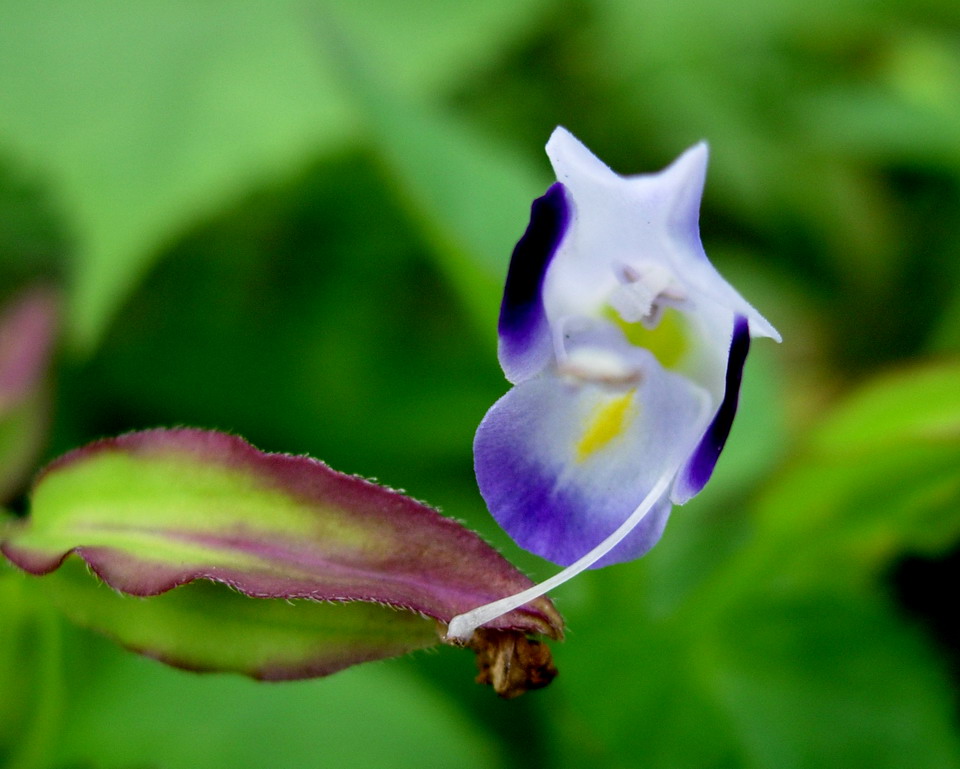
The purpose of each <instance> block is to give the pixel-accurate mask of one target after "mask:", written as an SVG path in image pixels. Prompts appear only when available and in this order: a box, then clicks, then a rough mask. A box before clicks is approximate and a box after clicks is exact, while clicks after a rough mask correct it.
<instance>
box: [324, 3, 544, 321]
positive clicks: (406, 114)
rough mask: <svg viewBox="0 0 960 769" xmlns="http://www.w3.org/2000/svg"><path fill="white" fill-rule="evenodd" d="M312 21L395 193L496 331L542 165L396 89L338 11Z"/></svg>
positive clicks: (540, 186)
mask: <svg viewBox="0 0 960 769" xmlns="http://www.w3.org/2000/svg"><path fill="white" fill-rule="evenodd" d="M318 31H319V33H320V40H321V41H322V44H323V47H324V48H326V49H327V54H328V57H329V58H330V60H331V61H332V63H333V68H334V71H335V72H336V73H337V74H338V75H339V76H340V78H341V80H342V89H343V92H344V93H345V94H348V95H349V98H350V99H351V100H352V103H353V104H354V105H355V106H356V107H357V109H358V111H359V113H360V119H361V122H362V124H363V126H364V128H365V129H366V132H367V134H368V138H369V140H370V141H371V143H372V146H373V149H374V151H375V152H376V153H377V154H378V156H379V158H380V160H381V161H382V163H383V165H384V168H385V172H386V174H387V175H388V177H389V181H390V182H391V184H392V186H393V187H395V188H396V189H397V198H398V201H400V202H401V203H402V204H404V205H405V206H406V207H407V209H408V210H409V213H410V215H411V217H412V219H413V221H414V222H416V223H417V224H418V225H419V226H420V227H421V229H422V230H423V232H424V235H425V237H426V238H427V240H428V242H429V243H430V245H431V246H432V248H433V253H434V256H435V257H436V258H437V260H438V264H439V265H440V267H441V268H442V269H443V270H444V272H445V273H446V275H447V276H448V277H449V278H450V281H451V283H452V285H453V286H455V287H456V288H457V289H458V291H459V293H460V295H461V298H462V299H463V301H464V302H465V304H466V306H467V307H468V309H470V310H471V311H472V314H473V316H474V318H475V320H476V321H477V327H478V328H479V329H481V330H483V331H490V333H491V335H492V331H491V330H492V329H494V328H495V326H496V313H497V310H498V308H499V296H500V290H501V286H502V283H503V279H504V276H505V275H506V268H507V264H508V262H509V256H510V252H511V251H512V250H513V245H514V243H515V242H516V240H517V239H518V238H519V236H520V235H521V234H522V232H523V227H524V224H525V217H526V216H527V213H528V211H529V208H530V203H531V201H532V200H533V198H535V197H536V196H538V195H540V194H541V193H542V192H543V190H544V189H545V188H546V179H547V177H546V174H545V173H541V174H540V176H541V177H543V181H542V182H538V178H537V177H538V174H537V173H536V171H535V168H536V166H534V164H533V163H532V162H531V161H530V160H529V159H525V158H523V157H520V156H513V154H512V153H510V152H508V151H507V150H506V149H505V148H502V147H499V146H497V145H496V143H495V142H492V141H489V140H486V139H485V138H484V137H482V136H480V135H478V134H477V133H476V132H473V131H471V130H470V129H468V127H467V126H466V125H463V124H461V123H459V122H457V121H456V120H454V119H453V118H452V117H451V116H449V115H447V114H444V113H442V112H440V111H439V110H438V109H436V108H434V107H431V106H428V105H427V104H426V103H424V102H422V101H421V102H418V101H417V100H416V99H412V98H410V97H409V96H408V95H406V94H403V93H402V92H398V89H397V88H396V87H395V83H394V80H395V79H394V78H393V77H392V76H389V70H387V69H378V68H377V67H375V66H373V65H371V64H370V63H369V62H367V61H365V60H364V57H363V56H362V55H361V51H360V49H359V48H358V47H357V45H356V43H355V42H354V41H353V40H352V39H351V38H350V37H349V36H348V35H347V34H345V33H344V31H343V30H342V29H341V28H340V27H338V26H337V25H336V19H326V20H323V21H322V22H321V23H320V24H319V26H318ZM545 140H546V137H544V141H545ZM540 160H541V163H540V165H541V167H542V168H544V169H546V167H547V164H546V162H545V159H544V158H542V157H541V158H540ZM491 338H492V336H491Z"/></svg>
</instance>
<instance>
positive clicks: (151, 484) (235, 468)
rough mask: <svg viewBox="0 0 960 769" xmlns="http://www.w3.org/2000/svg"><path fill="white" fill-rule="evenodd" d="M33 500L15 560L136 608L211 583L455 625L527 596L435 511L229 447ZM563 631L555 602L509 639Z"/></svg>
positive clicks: (515, 620)
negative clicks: (90, 585)
mask: <svg viewBox="0 0 960 769" xmlns="http://www.w3.org/2000/svg"><path fill="white" fill-rule="evenodd" d="M32 496H33V499H32V514H31V519H29V520H28V522H27V523H26V524H25V525H24V526H23V527H21V528H19V529H16V530H14V532H13V533H12V534H11V535H10V536H9V537H8V539H7V540H6V541H5V542H3V543H2V545H0V549H2V551H3V553H4V554H5V555H6V556H7V557H8V558H9V559H10V560H11V561H13V562H14V563H15V564H17V565H18V566H20V567H21V568H23V569H25V570H27V571H30V572H32V573H34V574H42V573H47V572H50V571H52V570H54V569H56V568H57V567H58V566H59V565H60V564H61V563H62V562H63V561H64V559H65V558H66V557H67V556H68V555H69V554H70V553H71V552H73V553H77V554H78V555H79V556H80V557H81V558H83V559H84V560H85V561H87V563H88V564H89V565H90V566H91V568H93V569H94V571H96V572H97V574H99V575H100V576H101V577H102V578H103V579H104V581H105V582H107V583H108V584H109V585H111V586H112V587H114V588H116V589H117V590H120V591H122V592H126V593H130V594H133V595H141V596H143V595H156V594H158V593H162V592H165V591H167V590H170V589H172V588H174V587H176V586H178V585H181V584H184V583H186V582H190V581H192V580H196V579H209V580H213V581H217V582H223V583H225V584H228V585H230V586H232V587H234V588H236V589H237V590H239V591H240V592H242V593H244V594H246V595H249V596H254V597H262V598H266V597H270V598H312V599H315V600H323V601H370V602H376V603H380V604H385V605H389V606H393V607H395V608H399V609H406V610H410V611H414V612H416V613H418V614H421V615H426V616H429V617H433V618H435V619H437V620H440V621H442V622H446V621H448V620H449V619H450V618H451V617H452V616H454V615H455V614H457V613H458V612H460V611H463V610H465V609H467V608H470V607H471V606H473V605H476V604H477V603H481V602H484V601H487V600H491V599H495V598H499V597H502V596H504V595H509V594H511V593H512V592H516V590H517V589H523V588H525V587H527V586H529V585H530V582H529V580H527V578H526V577H524V576H523V575H522V574H521V573H520V572H518V571H517V570H516V569H515V568H514V567H513V566H512V565H510V563H509V562H507V561H506V560H505V559H504V558H503V557H502V556H500V555H499V554H498V553H497V552H496V551H494V550H493V549H492V548H491V547H490V546H489V545H487V544H486V543H485V542H483V540H481V539H480V538H479V537H478V536H477V535H476V534H474V533H473V532H471V531H469V530H467V529H465V528H464V527H463V526H461V525H460V524H459V523H457V522H455V521H453V520H451V519H449V518H445V517H443V516H441V515H440V514H438V513H437V512H436V511H435V510H433V509H431V508H429V507H427V506H426V505H423V504H421V503H419V502H417V501H415V500H413V499H411V498H409V497H407V496H404V495H403V494H400V493H399V492H396V491H392V490H390V489H387V488H384V487H382V486H378V485H376V484H373V483H371V482H369V481H366V480H364V479H362V478H358V477H356V476H349V475H344V474H343V473H338V472H336V471H334V470H332V469H331V468H329V467H328V466H327V465H325V464H323V463H322V462H319V461H317V460H314V459H310V458H308V457H302V456H300V457H298V456H289V455H284V454H268V453H264V452H261V451H258V450H257V449H256V448H254V447H253V446H251V445H250V444H248V443H247V442H245V441H244V440H242V439H241V438H238V437H236V436H232V435H226V434H224V433H217V432H211V431H203V430H194V429H177V430H149V431H145V432H139V433H131V434H128V435H123V436H120V437H118V438H111V439H107V440H102V441H98V442H96V443H93V444H90V445H88V446H85V447H83V448H81V449H77V450H75V451H73V452H70V453H69V454H67V455H65V456H63V457H61V458H60V459H58V460H56V461H54V462H53V463H51V464H50V465H49V466H48V467H47V468H46V469H45V470H44V472H43V473H42V475H41V476H40V477H39V478H38V480H37V482H36V485H35V488H34V491H33V495H32ZM138 506H139V507H140V508H141V509H138ZM561 626H562V621H561V619H560V617H559V615H558V614H557V613H556V610H555V609H554V608H553V606H552V604H550V603H549V601H546V600H544V601H537V602H533V603H531V604H530V605H528V606H526V607H524V608H522V609H520V610H518V611H515V612H513V613H511V614H510V615H508V616H506V617H504V618H503V621H502V622H501V623H499V624H498V625H497V627H499V628H500V629H510V630H517V631H520V632H526V633H544V634H546V635H550V636H553V637H559V636H560V634H561Z"/></svg>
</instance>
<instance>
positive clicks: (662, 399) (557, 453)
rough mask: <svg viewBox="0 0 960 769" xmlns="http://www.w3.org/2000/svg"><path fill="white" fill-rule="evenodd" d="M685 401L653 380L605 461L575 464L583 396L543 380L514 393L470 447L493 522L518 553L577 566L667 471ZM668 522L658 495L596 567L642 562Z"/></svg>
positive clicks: (671, 386) (586, 401) (690, 405)
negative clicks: (519, 549) (630, 424)
mask: <svg viewBox="0 0 960 769" xmlns="http://www.w3.org/2000/svg"><path fill="white" fill-rule="evenodd" d="M676 379H679V377H676ZM597 389H598V390H600V389H601V388H597ZM688 394H689V393H688V392H687V391H685V390H684V389H683V388H682V387H679V386H677V383H676V381H675V380H674V379H673V378H671V377H668V376H666V375H665V376H663V377H662V378H656V377H649V378H648V379H647V380H645V382H644V384H643V385H642V386H641V390H640V391H639V393H638V395H637V398H638V400H639V401H640V403H642V406H641V408H640V411H639V414H640V415H641V416H638V417H637V420H638V421H637V422H636V423H635V424H634V426H633V427H631V428H630V429H629V430H628V431H627V432H626V433H625V434H624V435H623V436H622V438H621V439H619V443H614V444H611V446H610V447H609V448H608V449H601V450H600V451H601V452H605V453H601V454H598V455H596V456H594V457H591V458H590V459H587V460H578V459H577V458H576V445H577V444H576V436H578V435H579V434H580V432H581V429H582V420H581V416H582V414H583V413H589V412H590V411H592V410H593V407H592V403H593V401H592V400H590V397H589V395H588V394H587V392H586V390H583V389H580V388H577V387H570V386H568V385H566V384H565V383H564V382H563V380H561V379H559V378H556V377H549V376H542V377H537V378H535V379H532V380H529V381H527V382H523V383H521V384H519V385H516V386H515V387H514V388H513V389H512V390H510V391H509V392H508V393H506V394H505V395H504V396H503V397H502V398H500V400H498V401H497V402H496V403H495V404H494V405H493V407H492V408H491V409H490V410H489V411H488V412H487V414H486V416H485V417H484V419H483V421H482V422H481V423H480V426H479V428H478V429H477V434H476V438H475V439H474V468H475V471H476V475H477V483H478V485H479V487H480V492H481V494H482V495H483V498H484V500H485V501H486V503H487V506H488V508H489V510H490V513H491V515H493V517H494V518H495V519H496V520H497V522H498V523H499V524H500V526H501V527H502V528H503V529H504V530H505V531H506V532H507V533H508V534H509V535H510V536H511V537H512V538H513V540H514V541H515V542H516V543H517V544H518V545H520V546H521V547H523V548H524V549H526V550H529V551H531V552H533V553H536V554H537V555H539V556H541V557H543V558H546V559H548V560H550V561H552V562H554V563H557V564H560V565H563V566H566V565H569V564H571V563H573V562H574V561H575V560H577V559H579V558H580V557H581V556H583V555H584V554H586V553H587V552H588V551H590V550H591V549H592V548H593V547H594V546H596V545H597V544H599V543H600V542H601V541H602V540H604V539H606V537H607V536H608V535H610V534H611V533H613V531H614V530H616V529H617V528H618V527H619V526H620V525H621V524H622V523H623V522H624V521H625V520H626V519H627V518H628V517H629V516H630V514H631V513H632V512H633V511H634V509H635V508H636V507H637V505H638V504H639V503H640V502H641V501H642V500H643V499H644V497H645V496H646V494H647V492H648V490H649V489H650V488H652V487H653V484H654V483H655V481H656V479H657V477H658V476H659V475H660V474H661V473H662V472H664V471H666V470H668V469H669V468H668V467H667V466H666V465H665V464H664V463H665V462H666V459H665V458H664V455H669V454H670V453H671V450H672V449H671V447H670V440H671V438H672V437H673V436H674V435H679V434H681V433H680V432H679V431H677V430H675V429H672V428H673V427H674V423H675V422H676V419H675V418H674V417H675V415H676V414H678V417H679V418H680V419H681V420H684V419H687V418H694V417H695V416H696V412H697V408H698V406H699V402H698V400H697V399H696V398H695V397H693V396H692V395H690V397H689V398H687V397H686V396H687V395H688ZM658 451H659V453H658ZM669 513H670V501H669V499H668V497H667V495H666V494H664V497H663V499H661V500H659V501H658V502H657V503H656V504H655V506H654V507H653V509H652V510H651V512H650V513H649V514H648V515H647V517H646V518H644V519H643V521H642V522H641V523H640V524H639V525H638V526H637V527H636V528H635V529H634V530H633V531H632V532H631V533H630V534H629V535H628V536H627V537H626V538H625V539H624V540H623V541H622V542H621V543H619V544H618V545H617V546H616V548H615V549H613V550H612V551H611V552H610V553H608V554H607V555H606V556H605V557H604V558H602V559H601V560H598V561H597V562H596V563H595V564H594V565H593V568H596V567H600V566H605V565H609V564H612V563H618V562H621V561H629V560H633V559H635V558H639V557H640V556H641V555H643V554H644V553H646V552H647V551H648V550H649V549H650V548H651V547H653V545H654V544H656V542H657V541H658V540H659V538H660V536H661V534H662V533H663V529H664V526H665V525H666V522H667V518H668V516H669Z"/></svg>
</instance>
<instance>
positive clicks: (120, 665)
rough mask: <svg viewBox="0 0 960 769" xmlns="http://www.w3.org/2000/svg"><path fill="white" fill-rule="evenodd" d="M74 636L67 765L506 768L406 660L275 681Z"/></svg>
mask: <svg viewBox="0 0 960 769" xmlns="http://www.w3.org/2000/svg"><path fill="white" fill-rule="evenodd" d="M68 640H69V646H68V656H67V660H66V662H67V665H68V670H70V672H71V678H70V684H71V691H72V693H73V696H72V698H71V700H70V702H69V709H68V711H67V718H66V728H65V733H64V737H63V741H62V743H61V745H60V746H59V748H58V751H57V753H58V765H59V766H90V767H97V769H130V767H146V766H151V767H163V769H197V768H198V767H203V769H263V767H278V769H280V768H282V769H287V767H291V768H292V767H326V766H330V767H337V769H368V768H369V767H396V769H423V767H425V766H456V767H463V768H464V769H485V768H490V769H492V768H493V767H499V766H503V763H502V757H501V755H500V754H499V750H498V745H497V743H496V741H495V740H492V739H490V735H489V734H486V733H483V732H481V731H480V730H479V729H478V727H477V725H476V724H475V723H471V722H469V721H467V720H466V719H465V718H464V717H463V716H462V715H461V714H460V713H459V712H458V711H457V710H456V709H455V708H454V707H453V705H452V703H450V702H449V701H448V700H445V699H444V698H443V697H441V696H440V695H439V694H438V693H437V692H435V691H431V690H430V689H429V688H427V687H426V686H424V684H423V683H422V682H420V681H418V680H417V678H416V677H414V676H411V675H409V673H408V671H406V670H405V669H404V667H403V666H394V665H367V666H363V667H360V668H356V669H354V670H352V671H351V672H350V674H349V675H347V676H334V677H332V678H327V679H323V680H321V681H301V682H289V683H285V684H282V685H263V684H258V683H256V682H253V681H249V680H246V679H243V678H240V677H236V676H195V675H191V674H189V673H185V672H183V671H178V670H172V669H170V668H164V667H162V666H160V665H157V664H156V663H154V662H153V661H151V660H147V659H143V658H139V657H135V656H132V655H121V654H120V652H119V651H118V650H116V649H114V648H113V647H110V646H107V645H105V644H104V643H103V642H101V641H100V640H99V639H97V638H92V637H90V638H88V637H86V636H81V635H80V634H79V632H74V633H73V634H72V635H71V636H70V637H69V639H68Z"/></svg>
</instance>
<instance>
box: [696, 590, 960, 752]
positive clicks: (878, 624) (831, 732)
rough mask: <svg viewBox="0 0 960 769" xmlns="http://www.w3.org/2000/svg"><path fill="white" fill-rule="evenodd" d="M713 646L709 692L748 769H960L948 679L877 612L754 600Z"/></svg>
mask: <svg viewBox="0 0 960 769" xmlns="http://www.w3.org/2000/svg"><path fill="white" fill-rule="evenodd" d="M704 641H705V643H703V648H704V661H703V662H701V663H700V664H699V667H700V670H701V674H703V673H706V674H707V675H708V678H706V680H704V681H703V683H704V684H706V685H707V687H708V688H709V689H710V690H711V691H712V692H713V694H714V696H716V697H717V699H718V700H719V702H721V703H722V706H723V708H724V710H725V713H726V715H727V717H728V718H729V719H730V721H731V722H732V724H733V725H734V728H735V730H736V732H737V736H738V740H739V742H740V744H741V750H742V755H743V756H744V759H745V760H744V762H743V764H742V765H743V766H750V767H772V766H775V767H777V768H778V769H800V768H801V767H838V769H839V768H840V767H856V766H863V767H867V766H869V767H876V768H878V769H879V767H890V769H894V768H895V767H905V766H910V767H916V768H917V769H920V767H929V768H930V769H934V768H935V767H936V769H947V767H957V766H960V744H958V741H957V736H956V730H955V727H954V723H953V712H952V710H953V708H952V694H951V691H950V687H949V684H948V683H947V680H946V678H945V676H944V671H943V669H942V668H941V667H940V666H939V665H938V663H937V661H936V659H935V658H934V655H933V653H932V650H931V649H930V647H929V644H927V643H925V642H924V641H923V640H922V639H921V638H920V637H919V635H918V634H917V633H916V632H915V631H914V630H913V629H912V628H909V627H907V626H906V625H905V624H904V623H903V622H902V621H901V620H900V619H899V618H897V617H896V616H895V615H894V614H893V613H892V612H891V611H890V610H889V609H888V608H887V607H886V606H884V605H882V604H881V603H880V602H878V601H875V600H870V599H864V598H862V597H859V596H857V597H846V596H840V595H830V594H821V593H811V594H805V595H797V596H788V597H784V596H769V595H768V596H763V597H761V598H759V599H758V598H756V597H755V598H754V599H752V600H751V601H749V602H747V603H744V604H742V605H740V606H738V607H736V608H735V609H734V610H732V611H729V612H727V613H726V614H725V616H724V617H723V620H722V623H721V627H720V628H718V632H717V635H716V637H715V638H711V639H709V640H708V639H704Z"/></svg>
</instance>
